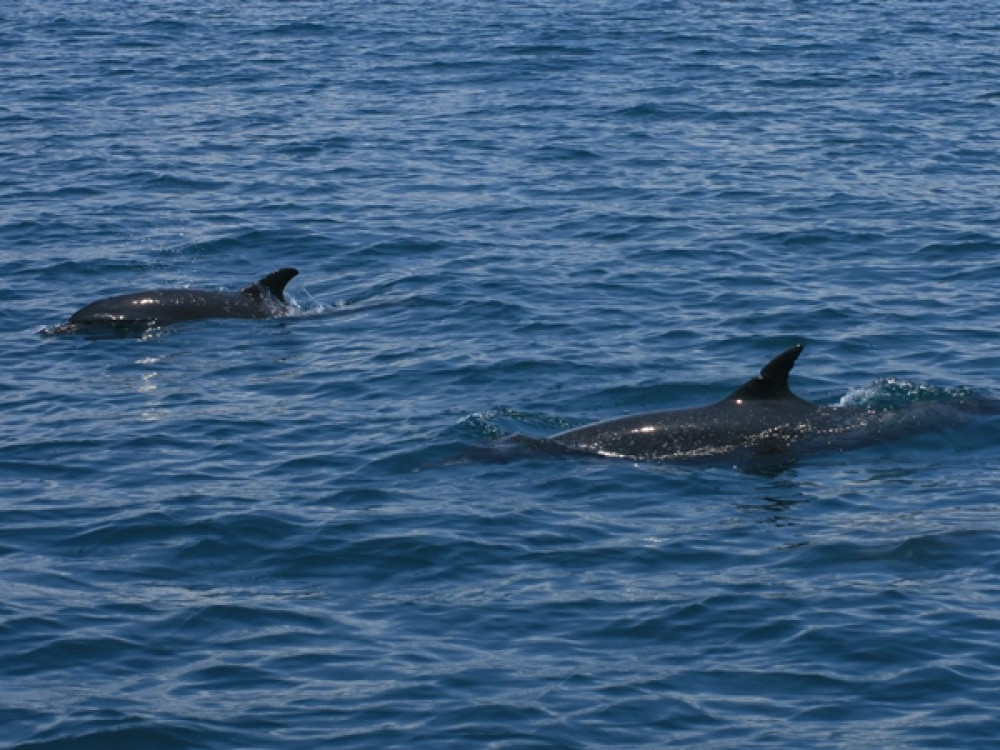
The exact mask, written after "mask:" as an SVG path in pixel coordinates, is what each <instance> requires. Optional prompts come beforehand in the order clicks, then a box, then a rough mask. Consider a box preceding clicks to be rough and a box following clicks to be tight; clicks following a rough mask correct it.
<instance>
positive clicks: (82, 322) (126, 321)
mask: <svg viewBox="0 0 1000 750" xmlns="http://www.w3.org/2000/svg"><path fill="white" fill-rule="evenodd" d="M297 274H298V270H296V269H294V268H282V269H280V270H278V271H275V272H274V273H270V274H268V275H267V276H265V277H264V278H262V279H260V281H256V282H254V283H253V284H250V285H249V286H247V287H245V288H243V289H241V290H240V291H238V292H220V291H203V290H198V289H150V290H149V291H145V292H133V293H132V294H122V295H119V296H116V297H106V298H105V299H99V300H97V301H96V302H91V303H90V304H89V305H86V306H85V307H82V308H80V309H79V310H77V311H76V312H75V313H73V314H72V315H71V316H70V318H69V320H68V321H67V322H66V323H64V324H62V325H60V326H57V327H56V328H55V329H54V331H53V332H54V333H72V332H76V331H82V330H87V329H88V328H91V327H96V326H105V327H113V328H132V327H150V326H165V325H169V324H171V323H178V322H181V321H185V320H201V319H204V318H272V317H276V316H278V315H281V314H282V313H284V312H285V311H286V310H287V303H286V302H285V285H286V284H288V282H289V281H291V280H292V279H293V278H294V277H295V276H296V275H297Z"/></svg>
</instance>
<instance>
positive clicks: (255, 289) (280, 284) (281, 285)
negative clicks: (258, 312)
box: [240, 268, 299, 302]
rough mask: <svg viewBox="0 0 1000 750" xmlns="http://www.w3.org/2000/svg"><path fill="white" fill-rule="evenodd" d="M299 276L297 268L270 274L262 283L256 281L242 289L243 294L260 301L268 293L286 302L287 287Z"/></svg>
mask: <svg viewBox="0 0 1000 750" xmlns="http://www.w3.org/2000/svg"><path fill="white" fill-rule="evenodd" d="M298 275H299V270H298V269H297V268H282V269H281V270H279V271H275V272H274V273H269V274H268V275H267V276H265V277H264V278H262V279H261V280H260V281H255V282H254V283H253V284H251V285H250V286H248V287H246V288H245V289H241V290H240V293H241V294H248V295H250V296H251V297H253V298H254V299H260V296H261V294H262V293H264V292H266V293H267V294H270V295H271V296H272V297H274V298H275V299H277V300H280V301H281V302H284V301H285V286H286V285H287V284H288V282H289V281H291V280H292V279H294V278H295V277H296V276H298Z"/></svg>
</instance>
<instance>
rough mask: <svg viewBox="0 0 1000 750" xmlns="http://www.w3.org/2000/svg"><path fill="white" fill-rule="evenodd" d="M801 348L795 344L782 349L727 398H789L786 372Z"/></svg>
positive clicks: (790, 368)
mask: <svg viewBox="0 0 1000 750" xmlns="http://www.w3.org/2000/svg"><path fill="white" fill-rule="evenodd" d="M802 348H803V346H802V344H796V345H795V346H793V347H792V348H791V349H786V350H785V351H783V352H782V353H781V354H779V355H778V356H777V357H775V358H774V359H772V360H771V361H770V362H768V363H767V364H766V365H764V368H763V369H762V370H761V371H760V375H758V376H757V377H756V378H752V379H751V380H748V381H747V382H745V383H744V384H743V385H741V386H740V387H739V388H737V389H736V390H735V391H733V392H732V393H731V394H729V396H728V397H727V400H735V399H740V400H742V399H751V400H752V399H756V400H768V399H779V398H791V397H792V392H791V391H790V390H788V373H789V372H791V370H792V366H793V365H794V364H795V360H796V359H798V358H799V355H800V354H801V353H802Z"/></svg>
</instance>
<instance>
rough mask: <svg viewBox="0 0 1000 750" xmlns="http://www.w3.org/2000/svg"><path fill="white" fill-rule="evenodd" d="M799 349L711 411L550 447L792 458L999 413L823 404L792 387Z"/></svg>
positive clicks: (656, 415) (979, 407) (564, 438)
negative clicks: (790, 379)
mask: <svg viewBox="0 0 1000 750" xmlns="http://www.w3.org/2000/svg"><path fill="white" fill-rule="evenodd" d="M802 348H803V346H802V344H796V345H795V346H793V347H791V348H790V349H787V350H785V351H784V352H782V353H781V354H779V355H778V356H777V357H775V358H774V359H772V360H771V361H770V362H768V363H767V364H766V365H765V366H764V368H763V369H762V370H761V371H760V375H759V376H757V377H755V378H752V379H750V380H748V381H747V382H746V383H744V384H743V385H742V386H740V387H739V388H737V389H736V390H735V391H733V392H732V393H731V394H729V395H728V396H727V397H726V398H724V399H723V400H722V401H719V402H718V403H715V404H712V405H710V406H704V407H699V408H694V409H681V410H678V411H661V412H653V413H650V414H639V415H636V416H631V417H622V418H620V419H611V420H608V421H605V422H598V423H596V424H591V425H587V426H584V427H578V428H576V429H572V430H567V431H565V432H561V433H559V434H557V435H553V436H552V437H551V438H548V439H547V442H549V443H550V444H554V445H555V446H558V447H561V448H563V449H568V450H570V451H574V452H576V451H582V452H587V453H596V454H599V455H602V456H613V457H620V458H631V459H646V460H659V461H667V460H685V459H694V460H698V459H727V460H728V459H730V458H734V457H735V458H737V459H747V460H751V461H752V460H760V459H764V460H767V459H770V458H774V457H783V458H785V457H788V456H789V455H792V456H794V455H798V454H802V453H810V452H815V451H818V450H830V449H833V450H837V449H839V450H846V449H849V448H857V447H861V446H863V445H868V444H872V443H876V442H881V441H883V440H889V439H895V438H900V437H903V436H905V435H910V434H914V433H917V432H923V431H927V430H932V429H942V428H945V427H948V426H952V425H956V424H961V423H962V422H964V421H966V420H967V419H969V418H970V416H971V415H972V414H984V413H997V404H996V402H991V401H988V400H986V399H970V400H968V401H967V402H960V401H959V402H954V403H949V404H944V403H918V404H913V405H910V406H907V407H905V408H902V409H898V410H892V409H874V408H864V407H850V406H820V405H818V404H813V403H810V402H809V401H805V400H803V399H801V398H799V397H798V396H796V395H795V394H794V393H792V392H791V391H790V390H789V388H788V373H789V372H790V371H791V369H792V366H793V365H794V364H795V360H796V359H798V357H799V354H801V353H802Z"/></svg>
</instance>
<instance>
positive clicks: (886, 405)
mask: <svg viewBox="0 0 1000 750" xmlns="http://www.w3.org/2000/svg"><path fill="white" fill-rule="evenodd" d="M986 400H987V398H986V397H985V396H984V395H983V394H981V393H979V392H977V391H976V390H975V389H973V388H968V387H965V386H955V387H950V388H949V387H944V386H939V385H932V384H930V383H921V382H918V381H914V380H905V379H900V378H880V379H878V380H876V381H874V382H872V383H871V384H870V385H867V386H864V387H861V388H853V389H851V390H850V391H848V392H847V393H845V394H844V395H843V396H842V397H841V399H840V401H839V402H837V406H852V407H859V408H862V409H873V410H889V409H899V408H901V407H905V406H913V405H915V404H941V405H944V406H949V405H950V406H962V405H964V404H971V403H978V402H981V401H986Z"/></svg>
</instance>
